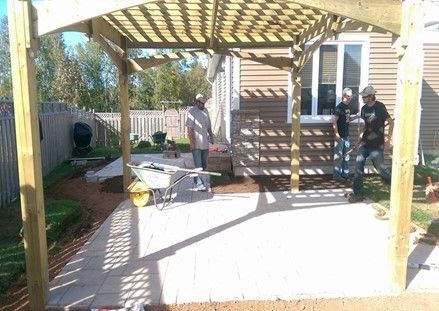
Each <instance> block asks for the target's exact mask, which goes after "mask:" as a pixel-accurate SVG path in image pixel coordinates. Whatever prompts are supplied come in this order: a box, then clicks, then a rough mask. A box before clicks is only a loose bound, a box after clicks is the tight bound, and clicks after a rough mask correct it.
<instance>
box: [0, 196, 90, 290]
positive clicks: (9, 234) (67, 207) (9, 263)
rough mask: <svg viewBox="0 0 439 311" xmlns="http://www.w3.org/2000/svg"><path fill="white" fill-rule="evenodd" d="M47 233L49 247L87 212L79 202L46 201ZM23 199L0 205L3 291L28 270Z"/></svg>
mask: <svg viewBox="0 0 439 311" xmlns="http://www.w3.org/2000/svg"><path fill="white" fill-rule="evenodd" d="M45 213H46V229H47V231H46V234H47V239H48V245H49V247H50V246H51V245H54V244H55V243H56V242H57V241H58V240H59V239H60V238H61V237H62V236H63V234H64V233H65V232H67V231H68V230H69V229H70V228H72V227H73V226H74V225H75V224H77V223H78V222H79V220H80V219H81V218H82V217H83V215H84V210H83V209H82V208H81V207H80V205H79V203H77V202H73V201H69V200H50V201H47V202H46V203H45ZM21 223H22V221H21V211H20V204H19V202H15V203H13V204H11V205H9V206H7V207H4V208H1V209H0V228H2V229H1V231H0V295H2V294H4V293H6V291H7V290H8V288H9V287H10V286H11V284H12V283H14V282H16V281H17V280H18V279H19V277H20V276H21V275H22V274H23V273H24V272H25V257H24V246H23V242H22V238H21V237H20V229H21Z"/></svg>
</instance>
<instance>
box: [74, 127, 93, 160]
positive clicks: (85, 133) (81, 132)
mask: <svg viewBox="0 0 439 311" xmlns="http://www.w3.org/2000/svg"><path fill="white" fill-rule="evenodd" d="M92 136H93V133H92V130H91V127H90V125H88V124H87V123H83V122H76V123H75V124H74V126H73V141H74V142H75V148H74V149H73V155H74V156H85V155H87V154H88V153H90V151H91V150H92V148H91V146H90V142H91V138H92Z"/></svg>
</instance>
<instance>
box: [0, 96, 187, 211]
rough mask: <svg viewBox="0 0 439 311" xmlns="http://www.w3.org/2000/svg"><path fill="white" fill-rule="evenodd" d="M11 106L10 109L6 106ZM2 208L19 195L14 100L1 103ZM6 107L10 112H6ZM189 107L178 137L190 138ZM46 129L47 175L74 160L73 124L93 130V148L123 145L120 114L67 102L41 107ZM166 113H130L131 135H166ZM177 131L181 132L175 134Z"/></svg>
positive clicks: (43, 156)
mask: <svg viewBox="0 0 439 311" xmlns="http://www.w3.org/2000/svg"><path fill="white" fill-rule="evenodd" d="M3 104H7V105H9V106H2V105H3ZM0 107H1V108H2V109H3V110H0V206H4V205H5V204H7V203H9V202H11V201H12V200H14V199H15V198H16V197H17V196H18V195H19V182H18V162H17V147H16V138H15V119H14V116H13V112H12V108H11V107H12V102H11V101H0ZM5 107H6V109H5ZM187 111H188V109H187V108H182V109H180V110H178V112H177V113H178V117H177V118H175V120H176V122H177V123H178V124H169V125H168V126H169V128H171V127H172V128H174V137H186V136H187V135H186V127H185V121H186V117H187ZM39 112H40V115H39V117H40V120H41V125H42V128H43V140H42V141H41V162H42V163H41V164H42V171H43V175H44V176H45V175H47V174H49V173H50V172H51V171H52V170H53V169H54V168H55V167H56V166H57V165H59V164H61V163H62V162H63V161H65V160H67V159H68V158H69V157H71V154H72V150H73V146H74V143H73V124H74V123H75V122H84V123H87V124H88V125H90V126H91V128H92V129H93V137H92V142H91V146H96V145H104V146H111V145H114V144H119V143H120V129H121V125H120V113H94V112H91V111H90V112H87V111H85V110H79V109H75V108H70V107H68V106H67V105H66V104H64V103H52V102H43V103H40V105H39ZM165 113H166V111H162V110H160V111H158V110H137V111H131V112H130V124H131V132H132V133H136V134H138V135H139V139H141V140H151V135H152V134H154V133H155V132H157V131H162V132H166V131H167V128H166V126H165V124H164V120H165ZM175 128H176V129H177V133H175Z"/></svg>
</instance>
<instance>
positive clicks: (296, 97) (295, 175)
mask: <svg viewBox="0 0 439 311" xmlns="http://www.w3.org/2000/svg"><path fill="white" fill-rule="evenodd" d="M302 53H303V52H301V51H300V49H299V47H298V46H297V45H296V46H295V47H294V49H293V59H294V58H300V57H301V54H302ZM290 79H291V86H292V90H291V91H292V93H291V95H290V96H291V99H292V107H291V109H292V112H291V115H292V119H291V158H290V160H291V163H290V169H291V177H290V188H291V192H292V193H297V192H299V182H300V180H299V172H300V159H299V158H300V114H301V113H300V110H301V103H302V95H301V94H302V80H301V76H300V73H299V71H298V68H297V67H296V66H293V68H292V70H291V73H290Z"/></svg>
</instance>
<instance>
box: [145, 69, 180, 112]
mask: <svg viewBox="0 0 439 311" xmlns="http://www.w3.org/2000/svg"><path fill="white" fill-rule="evenodd" d="M155 70H156V84H155V88H154V94H153V96H152V102H153V106H154V108H156V109H159V108H160V107H161V106H162V102H164V101H165V102H166V101H168V102H177V101H179V100H181V96H180V95H181V86H182V81H181V73H180V66H179V64H178V62H171V63H167V64H163V65H160V66H158V67H157V68H156V69H155Z"/></svg>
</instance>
